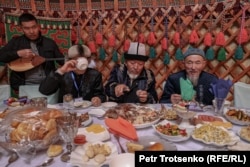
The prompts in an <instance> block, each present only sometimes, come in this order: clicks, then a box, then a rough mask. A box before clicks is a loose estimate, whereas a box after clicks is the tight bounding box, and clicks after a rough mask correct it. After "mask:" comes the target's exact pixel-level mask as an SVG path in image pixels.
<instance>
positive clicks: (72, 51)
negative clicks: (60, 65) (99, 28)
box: [68, 45, 91, 59]
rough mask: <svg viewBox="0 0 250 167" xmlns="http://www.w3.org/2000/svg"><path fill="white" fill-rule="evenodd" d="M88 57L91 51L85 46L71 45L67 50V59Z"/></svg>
mask: <svg viewBox="0 0 250 167" xmlns="http://www.w3.org/2000/svg"><path fill="white" fill-rule="evenodd" d="M81 56H83V57H90V56H91V51H90V49H89V48H88V47H87V46H86V45H73V46H71V47H70V48H69V50H68V58H70V59H72V58H75V57H81Z"/></svg>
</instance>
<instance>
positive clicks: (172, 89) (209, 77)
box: [160, 70, 218, 105]
mask: <svg viewBox="0 0 250 167" xmlns="http://www.w3.org/2000/svg"><path fill="white" fill-rule="evenodd" d="M181 77H182V78H184V79H186V78H187V73H186V71H185V70H182V71H180V72H177V73H174V74H172V75H170V76H169V77H168V78H167V80H166V84H165V86H164V90H163V94H162V96H161V99H160V103H171V100H170V98H171V95H172V94H181V88H180V78H181ZM217 79H218V78H217V77H216V76H215V75H213V74H210V73H207V72H205V71H203V72H201V74H200V77H199V80H198V84H197V86H195V87H194V90H195V91H196V99H195V100H197V101H198V100H199V99H200V97H199V94H200V93H199V89H198V86H199V85H203V94H204V95H203V101H202V102H203V104H205V105H211V104H212V100H213V99H214V95H213V94H212V93H211V92H210V91H209V88H211V85H210V84H211V83H213V82H215V81H216V80H217Z"/></svg>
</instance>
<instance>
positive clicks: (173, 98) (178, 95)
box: [170, 94, 181, 104]
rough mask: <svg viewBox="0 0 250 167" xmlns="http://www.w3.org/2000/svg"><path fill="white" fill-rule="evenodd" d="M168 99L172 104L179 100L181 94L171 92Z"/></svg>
mask: <svg viewBox="0 0 250 167" xmlns="http://www.w3.org/2000/svg"><path fill="white" fill-rule="evenodd" d="M170 100H171V103H172V104H177V103H179V102H180V101H181V95H180V94H172V95H171V98H170Z"/></svg>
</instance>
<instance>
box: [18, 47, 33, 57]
mask: <svg viewBox="0 0 250 167" xmlns="http://www.w3.org/2000/svg"><path fill="white" fill-rule="evenodd" d="M17 54H18V56H19V57H21V58H25V59H28V58H32V57H34V56H35V55H36V54H35V53H34V52H32V50H31V49H22V50H19V51H17Z"/></svg>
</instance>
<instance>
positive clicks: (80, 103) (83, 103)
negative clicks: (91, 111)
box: [74, 100, 92, 109]
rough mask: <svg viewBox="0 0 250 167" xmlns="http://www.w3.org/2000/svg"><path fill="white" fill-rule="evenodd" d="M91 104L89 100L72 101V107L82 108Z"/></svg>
mask: <svg viewBox="0 0 250 167" xmlns="http://www.w3.org/2000/svg"><path fill="white" fill-rule="evenodd" d="M91 105H92V102H91V101H88V100H83V101H75V102H74V108H75V109H83V108H88V107H90V106H91Z"/></svg>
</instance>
